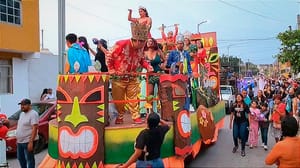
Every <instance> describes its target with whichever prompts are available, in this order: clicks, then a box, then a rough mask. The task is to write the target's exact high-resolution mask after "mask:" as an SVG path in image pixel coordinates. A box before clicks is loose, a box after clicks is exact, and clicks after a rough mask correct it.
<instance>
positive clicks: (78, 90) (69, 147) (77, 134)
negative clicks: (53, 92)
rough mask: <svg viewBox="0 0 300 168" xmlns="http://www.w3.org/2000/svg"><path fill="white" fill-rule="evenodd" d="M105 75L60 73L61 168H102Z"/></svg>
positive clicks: (59, 145)
mask: <svg viewBox="0 0 300 168" xmlns="http://www.w3.org/2000/svg"><path fill="white" fill-rule="evenodd" d="M107 78H108V77H107V76H105V75H62V76H59V79H58V80H59V81H58V82H59V84H58V88H57V111H58V152H59V162H58V165H59V166H60V167H72V168H76V167H101V166H103V164H104V162H103V161H104V127H105V123H106V121H107V108H106V106H107V103H108V92H107V91H108V82H107V80H108V79H107Z"/></svg>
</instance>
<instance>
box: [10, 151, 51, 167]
mask: <svg viewBox="0 0 300 168" xmlns="http://www.w3.org/2000/svg"><path fill="white" fill-rule="evenodd" d="M47 153H48V149H47V148H45V149H44V150H43V151H42V152H40V153H38V154H36V155H35V164H36V165H39V164H40V163H41V162H42V161H43V159H44V157H45V156H46V154H47ZM7 162H8V165H9V167H10V168H17V167H20V166H19V162H18V159H17V157H16V156H8V157H7ZM37 167H38V166H37Z"/></svg>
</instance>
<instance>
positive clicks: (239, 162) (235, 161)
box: [7, 115, 276, 168]
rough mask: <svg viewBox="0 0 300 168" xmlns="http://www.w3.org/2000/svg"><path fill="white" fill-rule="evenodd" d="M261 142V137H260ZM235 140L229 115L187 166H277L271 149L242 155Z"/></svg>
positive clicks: (13, 159)
mask: <svg viewBox="0 0 300 168" xmlns="http://www.w3.org/2000/svg"><path fill="white" fill-rule="evenodd" d="M259 143H260V137H259ZM268 143H269V150H270V149H271V148H272V146H273V145H274V144H275V140H274V138H273V137H272V136H271V135H269V139H268ZM232 148H233V140H232V130H230V129H229V115H227V116H226V118H225V125H224V128H222V129H221V130H220V131H219V137H218V141H217V142H216V143H215V144H214V145H211V146H209V147H204V146H202V147H201V151H200V153H199V154H198V156H197V157H196V158H195V160H192V161H191V162H190V163H186V167H197V168H198V167H204V168H205V167H239V168H242V167H245V168H246V167H252V168H262V167H265V168H268V167H276V166H266V165H265V164H264V159H265V157H266V155H267V153H268V152H269V151H265V150H264V149H263V148H262V147H260V146H258V147H257V148H253V149H249V147H248V146H246V156H245V157H241V155H240V149H238V151H237V152H236V153H235V154H233V153H232V152H231V151H232ZM47 152H48V150H47V149H44V150H43V151H42V152H41V153H39V154H37V155H36V156H35V159H36V165H39V164H40V163H41V161H42V160H43V158H44V157H45V155H46V154H47ZM7 160H8V163H9V166H10V167H13V168H15V167H19V163H18V160H17V159H16V157H8V159H7Z"/></svg>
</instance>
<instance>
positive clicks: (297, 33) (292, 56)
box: [276, 30, 300, 73]
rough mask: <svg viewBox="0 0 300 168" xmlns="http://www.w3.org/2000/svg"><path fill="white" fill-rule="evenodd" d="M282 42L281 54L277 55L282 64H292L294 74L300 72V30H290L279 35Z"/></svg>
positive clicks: (278, 37)
mask: <svg viewBox="0 0 300 168" xmlns="http://www.w3.org/2000/svg"><path fill="white" fill-rule="evenodd" d="M277 39H279V40H280V41H281V48H280V52H279V54H277V55H276V57H277V58H278V61H279V62H281V63H286V62H290V64H291V69H292V71H293V72H294V73H299V72H300V30H288V31H285V32H281V33H279V34H278V35H277Z"/></svg>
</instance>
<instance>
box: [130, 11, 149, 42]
mask: <svg viewBox="0 0 300 168" xmlns="http://www.w3.org/2000/svg"><path fill="white" fill-rule="evenodd" d="M128 11H129V13H128V21H131V22H132V23H139V24H142V25H146V26H147V27H148V37H149V38H151V37H152V36H151V33H150V29H151V27H152V19H151V17H149V14H148V11H147V9H146V8H145V7H143V6H140V7H139V14H140V18H133V17H132V9H128Z"/></svg>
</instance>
